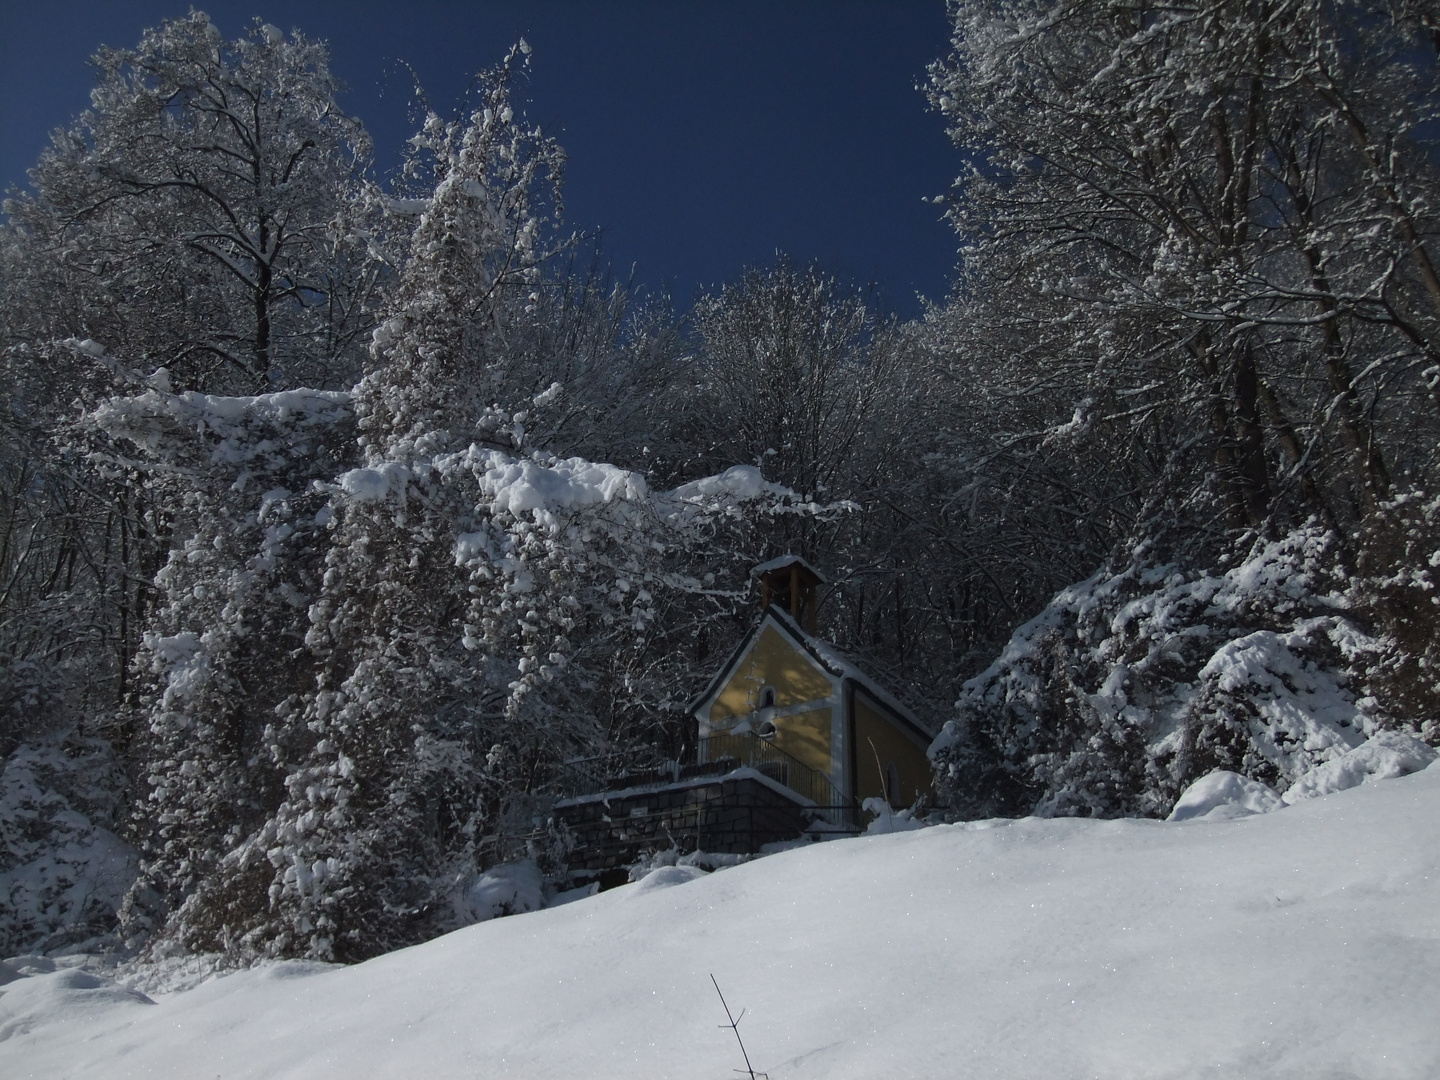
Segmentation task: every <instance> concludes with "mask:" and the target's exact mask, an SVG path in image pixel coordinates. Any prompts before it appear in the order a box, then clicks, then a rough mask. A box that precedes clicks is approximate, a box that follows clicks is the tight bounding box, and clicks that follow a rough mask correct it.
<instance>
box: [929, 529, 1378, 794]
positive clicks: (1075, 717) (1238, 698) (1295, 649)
mask: <svg viewBox="0 0 1440 1080" xmlns="http://www.w3.org/2000/svg"><path fill="white" fill-rule="evenodd" d="M1336 547H1337V545H1336V543H1335V538H1334V536H1333V535H1332V534H1328V533H1326V532H1325V531H1323V530H1321V529H1318V528H1314V527H1305V528H1300V529H1297V530H1295V531H1294V532H1292V533H1289V534H1288V535H1285V536H1283V537H1281V538H1280V539H1277V540H1266V539H1263V538H1261V539H1252V540H1251V542H1250V545H1249V547H1248V550H1246V549H1241V550H1240V551H1239V555H1238V558H1237V559H1236V561H1235V562H1234V564H1233V565H1229V566H1225V565H1223V559H1222V565H1220V566H1216V567H1214V568H1211V569H1205V570H1194V569H1187V568H1186V567H1185V566H1183V565H1182V564H1180V563H1178V562H1168V561H1162V560H1161V559H1159V558H1157V557H1156V556H1155V554H1154V552H1153V549H1152V547H1151V545H1149V544H1146V543H1142V544H1140V545H1138V546H1137V547H1136V548H1135V549H1134V550H1133V552H1132V553H1131V556H1130V558H1129V560H1128V561H1127V562H1126V563H1125V564H1124V565H1122V566H1120V567H1119V568H1118V569H1116V568H1107V569H1106V570H1102V571H1101V572H1100V573H1098V574H1096V575H1095V576H1094V577H1092V578H1090V579H1089V580H1087V581H1085V582H1082V583H1080V584H1078V585H1075V586H1072V587H1070V588H1068V589H1065V590H1063V591H1062V592H1060V593H1059V594H1058V595H1057V596H1056V597H1055V599H1054V600H1053V601H1052V602H1051V604H1050V605H1049V606H1048V607H1047V608H1046V609H1045V611H1043V612H1042V613H1041V614H1040V615H1038V616H1037V617H1035V618H1034V619H1032V620H1030V621H1029V622H1028V623H1026V624H1025V625H1024V626H1022V627H1020V629H1019V630H1017V631H1016V633H1015V635H1014V637H1013V638H1012V639H1011V641H1010V643H1009V645H1007V646H1006V648H1005V650H1004V652H1003V653H1002V654H1001V655H1000V657H999V658H997V659H996V661H995V662H994V663H993V664H992V665H991V666H990V667H989V668H988V669H987V670H986V671H984V672H983V673H981V674H980V675H979V676H977V677H976V678H974V679H972V680H970V681H969V682H967V683H966V684H965V687H964V691H963V693H962V695H961V697H960V700H959V702H958V703H957V710H958V713H959V715H958V716H957V717H956V718H955V719H954V720H952V721H950V722H949V723H948V724H947V725H946V727H945V729H944V730H943V731H942V732H941V734H940V736H939V738H938V739H937V740H936V741H935V743H934V745H933V746H932V748H931V755H932V758H933V759H934V761H935V764H936V768H937V776H938V783H939V786H940V788H941V791H942V794H943V795H944V796H946V797H947V798H948V799H949V801H950V802H951V804H952V806H954V807H955V808H956V809H958V810H959V811H960V812H962V813H965V814H968V815H983V814H991V813H1011V814H1013V813H1029V812H1036V813H1041V814H1070V815H1077V814H1078V815H1115V814H1146V815H1163V814H1164V813H1167V812H1168V811H1169V810H1170V808H1171V805H1172V804H1173V803H1174V801H1175V799H1176V797H1177V796H1178V795H1179V794H1180V792H1181V791H1183V790H1184V789H1185V788H1186V787H1187V786H1188V785H1189V784H1190V783H1191V782H1192V781H1194V780H1195V779H1197V778H1198V777H1200V776H1203V775H1205V774H1206V773H1210V772H1212V771H1213V770H1216V769H1225V770H1230V771H1233V772H1235V773H1239V774H1241V775H1243V776H1246V777H1250V778H1251V779H1254V780H1258V781H1261V782H1263V783H1265V784H1268V785H1270V786H1272V787H1275V788H1277V789H1280V790H1283V789H1284V788H1286V787H1287V786H1288V785H1289V784H1291V783H1293V782H1294V781H1295V779H1296V778H1297V777H1299V776H1300V775H1301V774H1303V773H1305V772H1307V771H1308V770H1310V769H1311V768H1313V767H1314V766H1316V765H1318V764H1320V763H1322V762H1324V761H1327V760H1329V759H1331V758H1334V757H1337V756H1339V755H1342V754H1345V753H1347V752H1348V751H1349V750H1350V749H1352V748H1353V747H1355V746H1357V745H1358V744H1359V743H1361V742H1363V741H1364V740H1365V739H1366V738H1367V737H1368V736H1370V735H1371V734H1373V733H1374V732H1375V731H1377V730H1378V729H1379V728H1380V726H1381V724H1382V723H1383V722H1384V721H1383V717H1382V713H1381V710H1380V707H1379V705H1378V703H1377V702H1376V701H1375V699H1374V698H1373V697H1371V696H1369V695H1368V694H1367V692H1366V690H1367V688H1366V686H1365V685H1364V683H1363V681H1362V678H1361V674H1362V673H1363V672H1364V671H1366V670H1367V665H1368V663H1369V662H1371V661H1372V660H1373V659H1374V658H1375V657H1377V656H1380V655H1381V654H1382V653H1383V649H1384V643H1383V642H1382V641H1381V640H1380V639H1379V638H1377V637H1375V636H1373V635H1371V634H1370V633H1367V632H1366V631H1365V630H1364V629H1362V627H1361V625H1359V624H1357V622H1356V621H1355V619H1354V617H1353V613H1352V611H1351V606H1352V605H1351V602H1350V600H1349V599H1348V597H1347V595H1346V593H1345V587H1346V580H1345V578H1344V572H1343V568H1342V567H1341V565H1340V563H1339V560H1338V557H1337V551H1336Z"/></svg>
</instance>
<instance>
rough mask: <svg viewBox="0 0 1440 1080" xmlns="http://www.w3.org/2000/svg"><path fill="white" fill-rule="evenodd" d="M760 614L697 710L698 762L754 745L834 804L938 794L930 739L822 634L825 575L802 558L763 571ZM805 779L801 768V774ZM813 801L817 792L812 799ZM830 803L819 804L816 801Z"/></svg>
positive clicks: (896, 802)
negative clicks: (771, 752)
mask: <svg viewBox="0 0 1440 1080" xmlns="http://www.w3.org/2000/svg"><path fill="white" fill-rule="evenodd" d="M752 574H753V576H754V577H755V578H757V579H758V580H759V584H760V616H759V618H758V619H757V621H756V623H755V625H754V626H753V627H752V628H751V630H750V632H749V633H748V634H747V635H746V636H745V637H744V639H743V640H742V641H741V642H740V644H739V646H738V647H737V648H736V649H735V651H734V652H733V653H732V654H731V655H730V657H729V659H728V660H726V661H725V663H724V664H723V665H721V667H720V668H719V670H718V671H716V673H715V676H714V678H712V679H711V681H710V683H709V685H708V686H707V687H706V688H705V690H704V691H703V692H702V693H701V694H700V696H699V697H698V698H697V699H696V700H695V701H694V703H693V704H692V712H693V713H694V715H695V718H696V720H697V722H698V725H699V730H698V735H699V739H698V742H697V746H698V753H697V757H698V760H699V761H701V762H704V761H706V760H712V759H718V758H720V757H721V756H725V755H730V756H735V755H736V753H737V751H738V750H739V749H740V748H739V747H738V746H737V745H732V744H734V743H736V742H737V740H742V739H745V738H753V739H757V740H761V741H762V742H764V743H765V744H767V745H769V746H771V747H773V748H774V749H775V750H777V751H779V752H780V754H783V755H785V757H787V758H789V759H793V760H794V761H795V762H798V763H799V764H800V765H802V766H805V767H808V768H809V769H812V770H814V771H815V772H817V773H819V774H821V776H823V777H824V779H825V780H826V781H828V785H829V790H828V791H823V792H822V791H817V792H816V793H815V794H823V795H825V796H827V797H828V799H829V801H830V804H831V805H833V806H835V807H858V806H860V805H861V804H863V803H864V801H865V800H866V799H868V798H873V797H881V798H884V799H885V800H886V801H887V802H888V803H889V804H890V806H892V807H895V808H897V809H898V808H902V807H906V806H910V805H912V804H913V803H914V802H915V801H916V799H918V798H919V797H920V796H921V795H923V794H925V793H926V792H928V791H929V790H930V780H931V775H930V762H929V759H928V758H927V757H926V753H925V752H926V749H927V748H928V747H929V745H930V742H931V738H932V736H931V734H930V733H929V732H928V731H927V730H926V729H925V727H924V725H922V724H921V723H920V721H919V720H918V719H917V718H916V717H915V715H914V713H912V712H911V711H910V710H909V709H908V708H906V707H905V705H904V704H903V703H902V702H900V701H899V700H898V699H897V698H896V697H895V696H894V695H893V694H891V693H890V692H889V691H887V690H886V689H885V688H884V687H882V686H881V685H880V684H879V683H878V682H876V681H875V680H874V679H873V678H871V677H870V676H869V675H867V674H866V673H865V672H864V671H862V670H861V669H860V668H859V667H858V666H857V665H856V664H854V663H853V662H852V661H850V660H848V659H846V658H844V657H842V656H841V655H840V654H839V653H838V652H837V651H836V650H834V649H833V648H831V647H830V646H829V645H827V644H826V643H825V642H824V641H822V640H821V639H820V638H818V637H817V636H816V634H815V627H816V621H817V619H816V615H817V606H818V605H817V596H818V590H819V587H820V586H822V585H824V584H825V579H824V577H823V576H822V575H821V574H820V572H819V571H818V570H816V569H815V568H814V567H813V566H811V565H810V564H809V563H807V562H806V561H805V560H804V559H802V558H801V557H800V556H798V555H785V556H782V557H781V558H778V559H774V560H772V561H770V562H767V563H764V564H762V565H760V566H757V567H756V568H755V569H754V570H753V571H752ZM796 771H797V772H798V771H799V770H796ZM811 797H812V798H813V797H814V795H812V796H811ZM815 801H816V803H817V804H821V805H823V804H822V802H821V799H819V798H816V799H815Z"/></svg>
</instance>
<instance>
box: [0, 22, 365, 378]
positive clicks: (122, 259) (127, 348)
mask: <svg viewBox="0 0 1440 1080" xmlns="http://www.w3.org/2000/svg"><path fill="white" fill-rule="evenodd" d="M93 63H94V66H95V69H96V73H97V79H98V82H97V86H96V88H95V90H94V91H93V93H92V95H91V107H90V109H89V110H87V111H86V112H85V113H83V114H81V116H80V117H79V118H78V119H77V121H76V122H75V123H74V124H73V125H72V126H71V127H70V128H69V129H67V130H64V131H57V132H56V133H55V135H54V137H53V140H52V145H51V147H50V148H49V149H48V150H47V151H46V152H45V153H44V154H43V155H42V156H41V158H40V161H39V163H38V164H37V165H36V166H35V168H34V169H33V170H32V171H31V173H30V179H31V184H32V186H33V190H28V191H21V192H13V193H12V196H11V198H10V199H8V200H7V202H6V213H7V215H8V217H9V224H8V226H7V228H8V229H9V230H11V231H12V233H13V234H14V236H15V238H16V241H17V242H16V243H15V244H14V245H13V246H12V247H11V248H9V249H8V250H7V263H8V265H7V268H6V273H7V277H8V278H9V279H10V280H9V281H8V282H7V285H6V292H7V301H8V302H10V303H15V304H17V305H19V306H20V307H21V309H22V310H23V312H24V318H23V319H21V318H20V317H18V316H16V315H12V316H11V317H12V318H14V319H15V320H16V322H17V323H19V325H18V326H17V327H16V329H17V330H19V331H21V332H23V333H24V334H25V335H26V336H27V337H29V338H30V339H31V340H37V339H44V338H60V337H67V336H76V337H80V338H92V339H95V340H99V341H103V342H104V343H105V344H106V346H107V347H109V348H110V349H112V350H114V351H115V353H116V354H117V355H122V356H125V357H127V358H128V359H129V360H130V362H132V363H135V364H145V365H148V366H149V367H151V368H154V367H157V366H164V367H166V368H167V369H168V370H169V371H170V374H171V378H172V380H173V382H174V384H175V386H176V388H177V389H186V388H199V389H206V390H216V389H221V390H223V389H226V388H233V389H239V390H243V391H248V392H254V391H257V390H261V391H263V390H267V389H277V388H283V387H284V386H286V385H290V386H294V385H302V384H308V385H314V386H326V385H332V386H333V385H336V384H337V383H338V384H339V385H342V386H343V385H346V384H347V383H348V382H349V381H350V380H352V379H353V378H354V376H355V374H356V373H357V371H358V367H359V363H358V361H359V348H360V346H361V336H362V335H363V334H364V333H365V332H367V331H368V329H369V327H370V325H371V315H370V303H371V300H372V294H373V291H374V288H375V285H376V281H377V275H378V273H379V268H380V263H379V262H377V260H376V259H375V258H373V257H372V253H371V243H370V241H371V239H372V233H373V232H374V231H375V230H376V229H378V228H379V227H380V226H379V224H378V222H377V219H376V216H375V211H376V210H377V209H378V204H377V201H376V200H375V199H373V198H367V197H366V187H365V180H364V175H363V170H364V168H365V166H366V163H367V162H368V156H369V138H368V136H367V135H366V134H365V131H364V128H363V127H362V126H361V125H360V123H359V122H358V121H356V120H353V119H351V118H350V117H348V116H346V115H345V114H344V113H343V112H342V111H341V110H340V109H339V108H338V106H337V105H336V102H335V94H336V90H337V83H336V81H335V79H334V78H333V77H332V76H331V74H330V71H329V66H328V64H329V61H328V55H327V50H326V48H325V46H324V45H323V44H320V43H317V42H312V41H308V40H307V39H305V38H303V37H301V36H299V35H298V34H291V35H288V36H287V35H286V34H284V33H282V32H281V31H280V30H278V29H276V28H275V27H273V26H270V25H268V24H261V23H260V22H259V20H256V23H255V25H254V26H253V27H252V28H251V30H250V32H249V33H248V34H247V35H246V36H245V37H242V38H239V39H236V40H233V41H226V40H225V39H224V38H223V37H222V35H221V33H220V31H219V30H218V29H217V28H216V27H215V26H214V24H213V23H211V22H210V20H209V19H208V17H207V16H205V15H204V14H203V13H201V12H192V13H191V14H190V15H188V16H186V17H185V18H182V19H175V20H170V21H167V22H164V23H162V24H161V25H160V26H159V27H157V28H155V29H153V30H149V31H147V32H146V34H145V36H144V38H143V39H142V40H141V42H140V44H139V46H138V47H136V48H133V49H112V48H105V49H101V50H100V52H98V53H97V54H96V56H95V58H94V61H93Z"/></svg>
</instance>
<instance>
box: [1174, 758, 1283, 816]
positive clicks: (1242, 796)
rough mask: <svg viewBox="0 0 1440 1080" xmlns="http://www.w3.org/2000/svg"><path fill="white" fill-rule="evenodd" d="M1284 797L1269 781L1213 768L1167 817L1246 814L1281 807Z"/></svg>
mask: <svg viewBox="0 0 1440 1080" xmlns="http://www.w3.org/2000/svg"><path fill="white" fill-rule="evenodd" d="M1284 805H1285V801H1284V800H1283V799H1281V798H1280V796H1279V794H1278V793H1277V792H1276V791H1275V789H1274V788H1272V787H1271V786H1270V785H1269V784H1262V783H1261V782H1260V781H1259V780H1251V779H1250V778H1249V777H1248V776H1241V775H1240V774H1239V773H1233V772H1230V771H1229V770H1228V769H1216V770H1215V771H1214V772H1212V773H1207V774H1206V775H1204V776H1202V777H1201V778H1200V779H1199V780H1196V781H1195V782H1194V783H1193V784H1191V785H1190V786H1189V787H1188V788H1186V789H1185V793H1184V794H1183V795H1181V796H1180V798H1179V799H1178V800H1176V803H1175V809H1173V810H1171V811H1170V817H1169V820H1170V821H1189V820H1190V819H1191V818H1205V819H1206V820H1207V821H1210V820H1215V819H1217V818H1219V819H1229V818H1236V817H1244V816H1246V815H1247V814H1268V813H1270V811H1272V810H1279V809H1281V808H1282V807H1284Z"/></svg>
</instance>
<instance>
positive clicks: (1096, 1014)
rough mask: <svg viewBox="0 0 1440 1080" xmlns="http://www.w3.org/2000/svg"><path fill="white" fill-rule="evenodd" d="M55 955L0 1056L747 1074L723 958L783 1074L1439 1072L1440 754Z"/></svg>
mask: <svg viewBox="0 0 1440 1080" xmlns="http://www.w3.org/2000/svg"><path fill="white" fill-rule="evenodd" d="M668 869H669V870H671V871H676V870H686V871H694V868H693V867H684V868H680V867H670V868H668ZM51 966H52V968H53V970H48V971H47V970H46V969H45V968H46V965H45V962H43V961H42V962H38V963H35V964H27V962H25V961H23V960H22V961H18V962H12V963H11V964H10V965H9V966H8V968H7V969H6V972H7V974H6V975H5V976H3V977H6V978H10V979H11V980H12V981H9V982H7V983H6V984H5V985H4V986H0V1032H3V1033H5V1034H8V1036H9V1037H8V1038H7V1039H5V1041H0V1074H3V1075H5V1076H7V1077H13V1078H16V1080H18V1078H21V1077H53V1076H66V1077H71V1078H73V1080H85V1078H88V1077H104V1078H105V1080H121V1078H124V1077H140V1076H144V1077H176V1078H185V1080H190V1078H193V1077H197V1076H205V1077H211V1076H221V1077H224V1078H225V1080H239V1078H243V1077H257V1078H258V1077H265V1078H267V1080H270V1078H274V1080H281V1078H287V1077H294V1078H302V1077H303V1078H305V1080H322V1078H325V1077H336V1078H339V1077H344V1078H346V1080H351V1078H361V1077H409V1076H425V1077H428V1078H433V1080H443V1078H449V1077H455V1078H460V1077H464V1078H467V1080H469V1078H473V1077H498V1076H504V1077H512V1076H513V1077H535V1078H539V1077H555V1078H562V1077H563V1078H566V1080H570V1078H573V1077H577V1076H586V1077H600V1078H610V1077H614V1078H617V1080H618V1078H627V1080H628V1078H632V1077H657V1078H658V1077H687V1078H690V1077H699V1076H728V1075H732V1073H731V1070H732V1069H733V1068H735V1067H736V1066H738V1065H739V1064H740V1061H739V1055H738V1052H737V1050H736V1048H735V1044H734V1037H733V1036H732V1035H731V1033H730V1032H729V1031H727V1030H725V1029H724V1028H722V1027H718V1026H717V1024H719V1023H721V1022H723V1019H724V1017H723V1014H722V1013H721V1010H720V1003H719V1001H718V1000H717V999H716V998H715V995H714V991H713V989H712V988H711V986H710V982H709V976H710V975H711V974H712V973H713V974H714V975H715V976H716V978H717V979H718V980H719V983H720V986H721V988H722V989H723V990H724V991H725V994H726V997H727V998H728V999H729V1000H730V1003H731V1005H732V1007H735V1008H737V1009H738V1008H744V1009H746V1014H745V1019H744V1021H743V1023H742V1025H741V1032H742V1034H743V1035H744V1037H745V1043H746V1046H747V1048H748V1049H749V1052H750V1056H751V1060H752V1061H753V1062H754V1063H755V1065H756V1068H757V1069H763V1070H764V1071H766V1072H767V1073H769V1075H770V1076H771V1078H772V1080H782V1078H803V1077H825V1078H827V1080H842V1078H845V1077H864V1078H867V1080H870V1078H874V1077H898V1076H914V1077H946V1078H951V1077H1005V1078H1009V1077H1026V1078H1039V1080H1045V1078H1072V1077H1073V1078H1077V1080H1078V1078H1080V1077H1095V1076H1100V1077H1105V1078H1107V1080H1111V1078H1116V1080H1118V1078H1152V1077H1153V1078H1167V1080H1180V1078H1188V1077H1213V1076H1228V1077H1256V1076H1264V1077H1275V1078H1295V1080H1300V1078H1305V1080H1313V1078H1316V1077H1335V1078H1340V1077H1366V1078H1370V1077H1373V1078H1376V1080H1379V1078H1386V1080H1408V1078H1414V1080H1421V1078H1428V1077H1433V1076H1435V1075H1437V1074H1440V1026H1437V1025H1436V1024H1435V1023H1434V1020H1435V1017H1436V1015H1440V983H1437V980H1436V979H1435V972H1436V971H1437V970H1440V769H1437V768H1430V769H1426V770H1424V771H1421V772H1418V773H1415V774H1413V775H1410V776H1406V777H1402V778H1399V779H1392V780H1386V781H1384V782H1382V783H1366V784H1364V785H1362V786H1359V787H1356V788H1353V789H1351V790H1346V791H1341V792H1339V793H1336V794H1333V795H1329V796H1326V797H1324V798H1315V799H1308V800H1305V801H1303V802H1301V803H1298V804H1296V805H1293V806H1287V807H1285V808H1283V809H1281V810H1279V811H1278V812H1274V813H1268V814H1263V815H1258V816H1246V817H1241V818H1238V819H1233V820H1214V819H1211V820H1205V821H1188V822H1179V823H1172V822H1159V821H1152V820H1126V821H1090V820H1077V819H1062V818H1054V819H1036V818H1029V819H1022V820H1013V821H1012V820H991V821H982V822H970V823H965V824H959V825H949V826H939V827H934V828H929V829H923V830H919V831H915V832H907V833H899V834H895V835H887V836H875V837H867V838H862V839H858V840H848V841H840V842H835V843H828V844H820V845H816V846H813V847H808V848H804V849H800V850H795V851H790V852H786V853H784V854H780V855H776V856H773V857H769V858H765V859H760V860H757V861H754V862H750V863H746V864H744V865H741V866H738V867H735V868H732V869H726V870H722V871H719V872H717V873H714V874H709V875H701V874H698V873H696V872H686V873H658V872H657V873H655V874H651V875H649V876H648V877H646V878H645V879H644V881H642V882H641V883H639V884H637V885H631V886H627V887H623V888H620V889H616V890H613V891H611V892H607V893H603V894H601V895H599V896H597V897H594V898H591V899H586V900H580V901H579V902H575V903H569V904H566V905H565V906H564V907H558V908H552V909H549V910H544V911H539V912H535V913H533V914H528V915H520V916H516V917H512V918H505V919H497V920H494V921H491V922H486V923H483V924H481V925H478V926H474V927H470V928H468V929H465V930H461V931H458V932H456V933H453V934H450V935H448V936H446V937H443V938H440V939H438V940H435V941H432V942H430V943H428V944H425V945H420V946H417V947H414V948H411V949H407V950H404V951H401V952H396V953H392V954H390V955H387V956H383V957H380V958H378V959H375V960H372V961H369V962H367V963H364V964H360V965H357V966H355V967H350V968H335V967H325V966H321V965H317V964H307V963H297V962H288V963H282V964H275V965H272V966H269V967H263V968H259V969H254V970H251V971H249V972H246V973H243V974H237V975H232V976H229V977H226V978H220V979H214V980H211V981H209V982H206V983H204V984H202V985H200V986H198V987H196V988H194V989H189V990H184V991H179V992H170V993H162V992H158V990H157V988H156V987H155V986H154V984H153V983H152V984H149V985H146V986H144V987H143V988H144V989H145V992H146V993H148V994H149V996H150V1000H152V1001H153V1002H154V1004H149V1003H147V1002H146V1001H145V1000H142V999H140V998H139V997H136V996H134V995H126V994H124V993H123V992H121V991H119V990H117V988H116V985H115V984H114V983H113V982H111V981H110V980H108V979H104V978H100V977H97V976H96V975H94V974H89V973H86V972H83V971H78V970H76V969H74V968H69V969H67V968H65V967H63V966H55V965H51ZM17 976H18V977H17ZM161 989H163V988H161Z"/></svg>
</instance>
